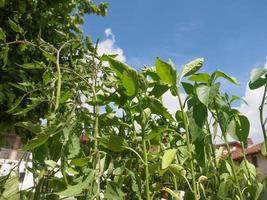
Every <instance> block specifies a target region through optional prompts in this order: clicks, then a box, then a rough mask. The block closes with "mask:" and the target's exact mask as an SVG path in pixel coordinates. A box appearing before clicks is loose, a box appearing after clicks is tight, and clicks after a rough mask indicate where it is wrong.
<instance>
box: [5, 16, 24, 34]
mask: <svg viewBox="0 0 267 200" xmlns="http://www.w3.org/2000/svg"><path fill="white" fill-rule="evenodd" d="M8 24H9V27H10V28H11V29H12V30H13V31H15V32H17V33H22V28H21V27H20V26H19V25H18V24H16V22H14V21H13V20H11V19H8Z"/></svg>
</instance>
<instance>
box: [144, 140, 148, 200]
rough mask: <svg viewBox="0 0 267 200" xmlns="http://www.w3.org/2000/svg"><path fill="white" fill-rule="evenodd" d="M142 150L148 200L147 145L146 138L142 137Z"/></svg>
mask: <svg viewBox="0 0 267 200" xmlns="http://www.w3.org/2000/svg"><path fill="white" fill-rule="evenodd" d="M143 151H144V161H145V174H146V199H147V200H150V189H149V170H148V161H147V147H146V140H145V139H143Z"/></svg>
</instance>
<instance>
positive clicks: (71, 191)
mask: <svg viewBox="0 0 267 200" xmlns="http://www.w3.org/2000/svg"><path fill="white" fill-rule="evenodd" d="M93 172H94V171H93V170H91V171H90V173H89V175H88V176H87V177H86V176H84V177H79V178H78V179H76V180H75V183H76V184H75V185H68V186H67V189H65V190H63V191H61V192H58V193H56V194H58V195H60V196H64V197H73V196H76V195H78V194H80V193H82V192H83V190H84V189H86V188H89V187H90V183H91V182H92V181H93V178H94V173H93Z"/></svg>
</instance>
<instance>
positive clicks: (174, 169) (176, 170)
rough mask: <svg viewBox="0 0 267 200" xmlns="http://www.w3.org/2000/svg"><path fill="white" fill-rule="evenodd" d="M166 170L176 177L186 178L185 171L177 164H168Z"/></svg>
mask: <svg viewBox="0 0 267 200" xmlns="http://www.w3.org/2000/svg"><path fill="white" fill-rule="evenodd" d="M168 168H169V170H170V171H171V172H172V173H173V174H175V175H176V176H182V177H185V176H186V170H185V169H184V168H183V166H181V165H179V164H170V165H169V167H168Z"/></svg>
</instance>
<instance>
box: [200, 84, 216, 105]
mask: <svg viewBox="0 0 267 200" xmlns="http://www.w3.org/2000/svg"><path fill="white" fill-rule="evenodd" d="M218 91H219V85H217V84H216V85H212V86H208V85H199V86H198V87H197V88H196V92H197V97H198V99H199V100H200V101H201V102H202V103H203V104H204V105H206V106H207V107H208V106H209V104H210V103H211V102H213V101H214V98H215V97H216V95H217V94H218Z"/></svg>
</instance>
